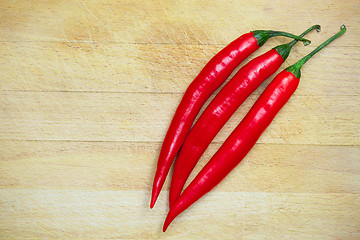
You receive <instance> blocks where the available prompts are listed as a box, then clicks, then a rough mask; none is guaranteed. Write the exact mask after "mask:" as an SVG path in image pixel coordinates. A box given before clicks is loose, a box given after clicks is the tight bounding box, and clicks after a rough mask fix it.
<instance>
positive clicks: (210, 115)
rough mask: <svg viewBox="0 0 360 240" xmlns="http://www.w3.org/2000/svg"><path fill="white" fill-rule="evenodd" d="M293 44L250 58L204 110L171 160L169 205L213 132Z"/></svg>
mask: <svg viewBox="0 0 360 240" xmlns="http://www.w3.org/2000/svg"><path fill="white" fill-rule="evenodd" d="M314 29H317V30H318V31H319V30H320V25H314V26H312V27H311V28H309V29H307V30H306V31H305V32H303V33H302V34H301V35H300V36H299V37H303V36H305V35H306V34H307V33H309V32H310V31H312V30H314ZM295 43H297V40H293V41H292V42H290V43H288V44H283V45H279V46H277V47H275V48H273V49H272V50H270V51H268V52H267V53H265V54H263V55H261V56H258V57H256V58H254V59H253V60H251V61H250V62H249V63H248V64H246V65H245V66H243V67H242V68H241V69H240V70H239V71H238V72H237V73H236V74H235V76H234V77H233V78H232V79H231V80H230V81H229V82H228V83H227V84H226V85H225V86H224V87H223V88H222V89H221V91H220V92H219V93H218V94H217V95H216V97H215V98H214V99H213V100H212V102H211V103H210V104H209V106H208V107H207V108H206V109H205V110H204V112H203V113H202V115H201V116H200V118H199V119H198V120H197V121H196V123H195V124H194V126H193V127H192V128H191V130H190V132H189V134H188V135H187V137H186V138H185V141H184V143H183V145H182V146H181V149H180V152H179V154H178V157H177V159H176V161H175V168H174V173H173V176H172V181H171V187H170V194H169V203H170V207H171V206H172V204H173V203H174V202H175V201H176V199H177V198H178V197H179V195H180V193H181V191H182V189H183V187H184V185H185V182H186V180H187V178H188V177H189V175H190V173H191V171H192V170H193V169H194V167H195V165H196V163H197V162H198V160H199V159H200V157H201V155H202V154H203V153H204V152H205V150H206V148H207V147H208V146H209V144H210V142H211V141H212V140H213V139H214V137H215V136H216V134H217V133H218V132H219V131H220V129H221V128H222V127H223V126H224V124H225V123H226V122H227V121H228V120H229V118H230V117H231V116H232V115H233V113H234V112H235V111H236V110H237V109H238V108H239V106H240V105H241V104H242V103H243V102H244V101H245V100H246V99H247V98H248V97H249V96H250V95H251V93H252V92H253V91H255V89H257V88H258V87H259V86H260V84H261V83H262V82H263V81H265V79H267V78H268V77H270V76H271V75H272V74H274V73H275V72H276V71H277V70H278V69H279V67H280V66H281V64H282V63H283V62H284V61H285V60H286V58H287V57H288V56H289V53H290V51H291V48H292V47H293V46H294V45H295Z"/></svg>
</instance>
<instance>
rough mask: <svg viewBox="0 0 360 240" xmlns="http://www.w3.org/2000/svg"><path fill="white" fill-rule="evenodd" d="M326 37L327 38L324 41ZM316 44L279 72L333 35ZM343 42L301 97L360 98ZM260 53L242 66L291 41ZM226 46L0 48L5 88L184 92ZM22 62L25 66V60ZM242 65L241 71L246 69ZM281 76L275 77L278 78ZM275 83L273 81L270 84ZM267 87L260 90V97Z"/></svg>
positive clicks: (306, 79)
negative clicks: (334, 96) (345, 96)
mask: <svg viewBox="0 0 360 240" xmlns="http://www.w3.org/2000/svg"><path fill="white" fill-rule="evenodd" d="M320 35H321V36H320ZM310 36H311V38H315V37H316V38H318V39H316V40H314V43H313V45H310V46H308V47H304V46H301V45H297V46H295V47H294V49H293V52H292V54H290V56H289V59H288V60H287V61H286V63H284V64H283V66H282V67H281V68H280V70H279V71H278V72H280V71H281V70H283V69H284V68H285V67H287V66H289V65H290V64H292V63H294V62H296V61H297V60H298V59H300V58H301V57H302V56H303V55H305V54H306V53H308V52H310V51H311V50H312V49H313V48H315V47H316V46H317V45H318V44H320V43H321V42H322V41H324V40H325V39H326V38H327V37H328V36H329V34H325V33H324V34H323V33H319V34H316V33H312V34H310ZM346 37H347V35H346V36H344V37H343V38H341V39H339V40H338V41H336V42H334V43H333V44H332V45H330V46H328V47H327V48H326V49H324V50H323V51H322V52H321V53H319V54H318V55H317V56H315V57H314V58H313V59H311V61H310V62H309V63H308V64H307V65H305V66H304V68H303V70H302V82H301V84H300V89H299V90H298V91H297V92H296V94H298V95H358V94H359V92H360V84H359V81H358V76H359V75H360V69H359V68H354V66H355V65H356V64H357V63H358V62H359V61H360V58H359V56H360V48H358V47H341V45H342V44H343V40H344V39H345V38H346ZM282 40H283V41H279V40H277V41H274V42H272V43H269V44H266V45H265V46H264V47H263V48H261V49H259V50H258V51H257V52H256V53H254V54H253V55H252V56H251V57H250V58H248V59H247V60H246V61H245V62H244V63H243V64H242V65H241V66H243V65H244V64H245V63H247V62H248V61H249V60H251V59H253V58H254V57H256V56H259V55H260V54H262V53H264V52H266V51H268V50H269V49H270V48H272V47H273V46H275V45H277V44H281V43H285V42H287V40H284V39H282ZM222 47H223V46H221V45H156V44H155V45H154V44H146V45H143V44H99V43H63V42H21V43H19V42H2V43H0V72H1V73H2V74H1V76H0V89H1V90H11V91H15V90H26V91H102V92H167V93H169V92H172V93H183V92H184V91H185V89H186V88H187V86H188V85H189V84H190V82H191V81H192V80H193V79H194V78H195V76H196V75H197V74H198V73H199V72H200V70H201V69H202V68H203V67H204V66H205V64H206V63H207V62H208V61H209V60H210V59H211V57H212V56H214V55H215V54H216V53H217V52H218V51H220V50H221V49H222ZM19 59H21V61H19ZM241 66H240V67H241ZM274 76H275V75H274ZM271 79H272V78H270V79H269V80H268V81H267V83H268V82H270V80H271ZM262 90H263V88H259V90H257V91H256V94H259V93H260V92H261V91H262Z"/></svg>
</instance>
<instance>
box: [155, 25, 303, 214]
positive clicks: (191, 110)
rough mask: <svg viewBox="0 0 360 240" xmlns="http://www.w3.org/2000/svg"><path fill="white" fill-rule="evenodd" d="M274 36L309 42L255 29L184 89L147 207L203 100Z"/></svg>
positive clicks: (167, 135)
mask: <svg viewBox="0 0 360 240" xmlns="http://www.w3.org/2000/svg"><path fill="white" fill-rule="evenodd" d="M274 36H286V37H290V38H293V39H296V40H299V41H303V42H304V44H305V45H307V44H309V43H310V41H309V40H307V39H303V38H300V37H298V36H295V35H293V34H290V33H285V32H279V31H270V30H257V31H253V32H250V33H247V34H244V35H242V36H241V37H239V38H238V39H236V40H234V41H233V42H231V43H230V44H229V45H228V46H226V47H225V48H224V49H222V50H221V51H220V52H219V53H218V54H216V55H215V56H214V57H213V58H212V59H211V60H210V61H209V62H208V63H207V64H206V66H205V67H204V68H203V70H202V71H201V72H200V73H199V75H198V76H197V77H196V78H195V79H194V81H193V82H192V83H191V84H190V86H189V87H188V88H187V90H186V92H185V94H184V96H183V98H182V100H181V102H180V104H179V106H178V108H177V109H176V112H175V115H174V117H173V119H172V121H171V124H170V127H169V130H168V132H167V133H166V136H165V139H164V142H163V145H162V148H161V151H160V156H159V159H158V164H157V170H156V173H155V178H154V183H153V190H152V197H151V203H150V208H152V207H153V206H154V204H155V202H156V199H157V197H158V195H159V193H160V191H161V188H162V186H163V184H164V182H165V179H166V176H167V174H168V172H169V169H170V166H171V164H172V162H173V161H174V158H175V155H176V154H177V153H178V151H179V149H180V146H181V145H182V143H183V141H184V139H185V137H186V135H187V133H188V131H189V130H190V128H191V126H192V124H193V122H194V119H195V117H196V115H197V114H198V112H199V111H200V109H201V107H202V106H203V105H204V103H205V102H206V100H207V99H208V98H209V97H210V95H211V94H212V93H213V92H214V91H215V90H216V89H217V88H218V87H219V86H220V85H221V84H222V83H223V82H224V81H225V80H226V79H227V77H228V76H229V75H230V74H231V72H232V71H233V70H234V69H235V68H236V67H237V66H238V65H239V64H240V63H241V62H242V61H243V60H244V59H245V58H246V57H248V56H249V55H250V54H251V53H253V52H254V51H255V50H257V49H258V48H259V47H260V46H262V45H263V44H264V43H265V42H266V41H267V40H268V39H269V38H271V37H274Z"/></svg>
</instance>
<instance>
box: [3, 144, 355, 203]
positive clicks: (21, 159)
mask: <svg viewBox="0 0 360 240" xmlns="http://www.w3.org/2000/svg"><path fill="white" fill-rule="evenodd" d="M0 143H1V144H0V156H1V158H0V159H1V161H0V185H1V186H2V188H3V189H14V188H15V189H18V188H29V189H54V188H56V189H67V190H76V189H84V190H112V191H113V190H129V191H131V190H142V191H147V192H148V191H150V188H151V186H152V180H153V176H154V173H155V168H156V164H157V157H158V154H159V151H160V147H161V143H138V142H64V141H50V142H43V141H1V142H0ZM219 147H220V144H211V145H210V147H209V149H208V150H207V151H206V152H205V154H204V156H203V157H202V158H201V159H200V161H199V163H198V164H197V166H196V168H195V169H194V171H193V173H192V175H191V176H190V178H189V181H188V182H190V181H191V179H193V178H194V176H195V175H196V174H197V173H198V172H199V171H200V169H202V168H203V166H204V165H205V164H206V162H207V161H208V160H209V159H210V157H211V156H212V155H213V154H214V153H215V151H216V150H217V149H218V148H219ZM359 158H360V148H359V146H319V145H287V144H257V145H256V146H255V147H254V149H253V150H252V151H251V152H250V153H249V154H248V156H247V157H246V158H245V159H244V161H243V162H242V163H241V164H240V165H239V166H238V167H237V168H236V169H235V170H234V171H233V172H232V173H231V174H230V175H229V176H228V177H227V178H226V180H225V181H223V182H222V183H221V184H220V185H219V186H218V187H216V188H215V189H214V190H213V191H215V192H242V191H245V192H278V193H281V194H282V193H354V194H355V193H356V194H360V185H359V180H360V163H359V161H358V160H359ZM169 184H170V182H169V178H168V180H167V182H166V183H165V186H164V191H163V193H162V195H163V196H166V197H167V196H168V194H167V192H166V191H167V190H168V189H169Z"/></svg>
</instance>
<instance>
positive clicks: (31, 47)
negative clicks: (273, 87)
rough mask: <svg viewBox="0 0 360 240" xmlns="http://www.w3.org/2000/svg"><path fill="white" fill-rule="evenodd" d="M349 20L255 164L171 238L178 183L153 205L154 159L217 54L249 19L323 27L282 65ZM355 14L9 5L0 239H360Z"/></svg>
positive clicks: (192, 4) (288, 6) (248, 4)
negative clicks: (169, 219) (171, 194)
mask: <svg viewBox="0 0 360 240" xmlns="http://www.w3.org/2000/svg"><path fill="white" fill-rule="evenodd" d="M343 23H344V24H346V26H347V28H348V31H347V33H346V34H345V35H344V36H343V37H341V38H340V39H338V40H336V41H335V42H333V43H332V44H331V45H329V46H328V47H327V48H326V49H324V50H323V51H322V52H321V53H319V54H318V55H316V56H315V57H313V59H311V60H310V61H309V62H308V64H306V65H305V66H304V68H303V70H302V79H301V84H300V86H299V88H298V90H297V92H296V93H295V95H294V96H293V97H292V99H291V100H290V101H289V103H288V104H287V105H286V106H285V107H284V108H283V109H282V110H281V111H280V113H279V115H278V116H277V117H276V119H275V120H274V122H273V124H272V125H271V126H270V127H269V128H268V129H267V130H266V132H264V134H263V135H262V136H261V138H260V139H259V141H258V143H257V144H256V145H255V147H254V148H253V149H252V151H251V152H250V153H249V154H248V156H247V157H246V158H245V159H244V161H243V162H242V163H241V164H240V165H239V166H238V167H237V168H236V169H235V170H234V171H233V172H232V173H231V174H230V175H229V176H228V177H227V178H226V179H225V180H224V181H223V182H222V183H221V184H219V186H217V187H216V188H215V189H214V190H213V191H211V192H210V193H209V194H208V195H206V196H205V197H204V198H203V199H201V200H200V201H198V202H197V203H195V204H194V205H193V206H192V207H190V208H189V209H188V210H187V211H185V212H184V213H183V214H181V215H180V216H179V217H178V218H177V219H176V220H175V221H174V222H173V224H172V225H171V226H170V227H169V229H168V231H167V232H166V233H163V232H162V224H163V221H164V219H165V216H166V213H167V211H168V200H167V199H168V189H169V179H168V180H167V181H166V183H165V186H164V189H163V191H162V193H161V195H160V197H159V200H158V202H157V204H156V205H155V208H154V209H153V210H150V209H149V201H150V193H151V187H152V180H153V175H154V172H155V168H156V164H157V157H158V154H159V151H160V147H161V142H162V140H163V138H164V136H165V133H166V130H167V128H168V126H169V123H170V121H171V118H172V116H173V114H174V111H175V109H176V107H177V105H178V103H179V101H180V99H181V97H182V94H183V93H184V91H185V89H186V87H187V86H188V85H189V83H190V82H191V81H192V80H193V78H194V77H195V76H196V75H197V73H198V72H199V71H200V70H201V69H202V67H203V66H204V65H205V64H206V62H207V61H208V60H209V59H210V58H211V57H212V56H213V55H214V54H215V53H217V52H218V51H219V50H220V49H222V48H223V47H224V46H225V45H227V44H228V43H229V42H230V41H232V40H233V39H235V38H236V37H238V36H239V35H241V34H243V33H246V32H248V31H251V30H256V29H274V30H283V31H289V32H292V33H295V34H299V33H301V32H302V31H304V30H305V29H306V28H308V27H310V26H311V25H313V24H320V25H321V26H322V31H321V32H320V33H316V32H313V33H309V34H308V35H307V36H306V37H307V38H309V39H311V40H312V44H311V45H309V46H306V47H304V46H303V45H302V44H297V45H296V46H295V47H294V49H293V51H292V53H291V54H290V56H289V58H288V60H287V61H286V62H285V64H284V65H283V67H282V68H281V69H280V70H279V71H281V70H282V69H283V68H284V67H286V66H288V65H290V64H291V63H294V62H295V61H296V60H297V59H299V58H300V57H301V56H303V55H305V54H306V53H308V52H310V51H311V50H312V49H314V48H315V47H316V46H317V45H319V44H320V43H321V42H323V41H324V40H326V39H327V38H328V37H329V36H331V35H332V34H334V33H336V32H337V31H338V30H339V27H340V25H341V24H343ZM359 25H360V4H359V2H358V1H355V0H350V1H311V0H308V1H285V0H281V1H261V0H255V1H178V2H175V1H133V0H132V1H106V2H103V1H95V0H90V1H86V0H81V1H75V0H64V1H45V0H40V1H33V0H31V1H0V72H1V75H0V238H1V239H359V238H360V217H359V216H360V147H359V146H360V128H359V126H360V97H359V91H360V80H359V75H360V68H359V61H360V47H359V46H360V45H359V38H360V29H359V27H358V26H359ZM287 41H288V39H285V38H274V39H271V40H269V41H268V42H267V43H266V44H265V45H264V46H263V47H262V48H261V49H259V50H258V51H257V52H256V53H254V54H253V55H252V56H251V57H250V58H249V59H251V58H253V57H255V56H258V55H260V54H262V53H264V52H266V51H268V50H269V49H271V48H272V47H274V46H276V45H278V44H281V43H286V42H287ZM249 59H248V60H246V61H245V62H244V63H243V64H245V63H246V62H248V61H249ZM243 64H241V66H242V65H243ZM272 78H273V77H271V78H270V79H268V80H267V81H266V82H265V83H264V84H262V85H261V86H260V87H259V89H257V90H256V92H255V93H254V95H252V96H251V97H250V98H249V99H248V100H247V101H246V102H245V103H244V105H243V106H241V107H240V108H239V110H238V111H237V112H236V113H235V114H234V116H233V117H232V118H231V119H230V120H229V122H228V123H227V124H226V125H225V127H224V128H223V129H222V130H221V132H220V133H219V134H218V136H217V137H216V138H215V140H214V142H213V143H212V144H211V145H210V147H209V148H208V150H207V151H206V153H205V154H204V156H203V157H202V158H201V160H200V162H199V164H198V165H197V166H196V168H195V170H194V172H193V173H192V175H191V177H190V179H192V178H193V177H194V176H195V175H196V173H197V172H198V171H199V170H200V169H201V168H202V167H203V166H204V165H205V164H206V162H207V161H208V160H209V158H210V157H211V156H212V155H213V154H214V153H215V152H216V150H217V149H218V148H219V147H220V145H221V143H222V142H223V141H224V140H225V139H226V137H227V136H228V135H229V134H230V133H231V131H232V130H233V129H234V128H235V126H236V125H237V124H238V123H239V121H240V120H241V118H242V117H243V116H244V114H246V112H247V111H248V110H249V108H250V107H251V105H252V104H253V102H254V101H255V100H256V98H257V97H258V96H259V94H261V92H262V91H263V90H264V89H265V87H266V86H267V84H268V83H269V82H270V81H271V80H272Z"/></svg>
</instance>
